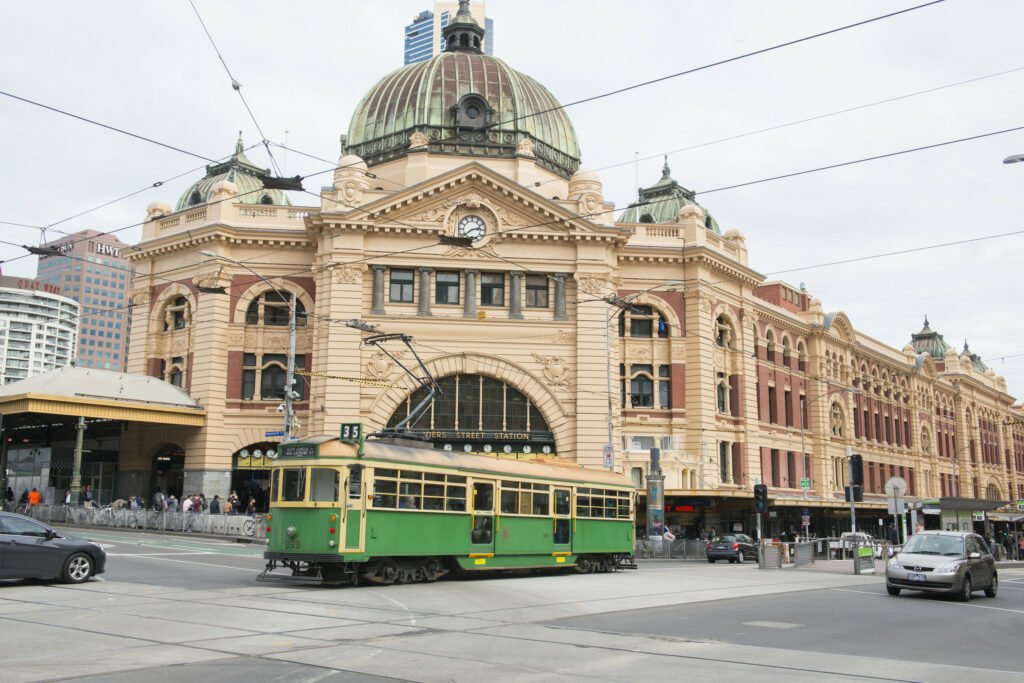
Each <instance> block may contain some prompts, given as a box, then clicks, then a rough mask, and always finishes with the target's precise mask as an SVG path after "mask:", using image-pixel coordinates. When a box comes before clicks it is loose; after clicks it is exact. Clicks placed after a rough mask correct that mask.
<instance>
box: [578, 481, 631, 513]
mask: <svg viewBox="0 0 1024 683" xmlns="http://www.w3.org/2000/svg"><path fill="white" fill-rule="evenodd" d="M629 499H630V494H629V492H628V491H616V490H613V489H594V488H582V487H581V488H579V489H577V490H576V516H577V517H591V518H603V519H632V515H631V512H630V509H629Z"/></svg>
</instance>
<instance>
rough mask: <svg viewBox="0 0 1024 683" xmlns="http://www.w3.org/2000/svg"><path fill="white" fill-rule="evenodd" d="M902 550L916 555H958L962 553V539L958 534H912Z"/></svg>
mask: <svg viewBox="0 0 1024 683" xmlns="http://www.w3.org/2000/svg"><path fill="white" fill-rule="evenodd" d="M903 552H905V553H916V554H918V555H950V556H952V557H960V556H961V555H963V554H964V540H963V539H962V538H960V537H959V536H939V535H937V534H927V535H925V534H918V535H916V536H913V537H912V538H911V539H910V540H909V541H907V543H906V545H904V546H903Z"/></svg>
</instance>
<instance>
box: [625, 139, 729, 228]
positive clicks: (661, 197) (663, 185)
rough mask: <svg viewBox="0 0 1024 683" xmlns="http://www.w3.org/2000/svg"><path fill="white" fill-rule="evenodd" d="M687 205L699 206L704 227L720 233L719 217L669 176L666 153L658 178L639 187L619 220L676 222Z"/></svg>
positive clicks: (670, 172)
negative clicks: (636, 196) (634, 199)
mask: <svg viewBox="0 0 1024 683" xmlns="http://www.w3.org/2000/svg"><path fill="white" fill-rule="evenodd" d="M689 206H695V207H697V208H699V209H700V210H701V212H702V213H703V218H704V227H705V228H707V229H708V230H710V231H711V232H713V233H715V234H717V235H721V234H722V229H721V228H720V227H718V221H716V220H715V218H714V216H712V215H711V213H710V212H709V211H708V210H707V209H705V208H704V207H703V206H701V205H700V204H698V203H697V200H696V195H694V193H693V191H691V190H688V189H686V188H685V187H683V186H682V185H680V184H679V183H677V182H676V181H675V180H673V179H672V169H670V168H669V167H668V157H667V156H666V157H665V166H664V167H663V168H662V169H661V180H659V181H658V182H656V183H655V184H654V185H652V186H651V187H647V188H643V187H641V188H640V189H639V197H638V199H637V201H636V202H634V203H632V204H630V205H629V206H628V207H626V210H625V211H623V212H622V216H621V217H620V218H619V221H620V222H622V223H678V222H679V221H680V212H681V211H683V210H684V209H686V208H687V207H689Z"/></svg>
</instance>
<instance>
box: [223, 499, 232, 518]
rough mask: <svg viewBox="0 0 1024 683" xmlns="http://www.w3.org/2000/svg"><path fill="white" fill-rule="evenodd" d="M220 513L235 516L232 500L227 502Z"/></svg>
mask: <svg viewBox="0 0 1024 683" xmlns="http://www.w3.org/2000/svg"><path fill="white" fill-rule="evenodd" d="M220 511H221V514H223V515H233V514H235V506H233V505H232V504H231V501H230V500H225V501H224V505H222V506H221V508H220Z"/></svg>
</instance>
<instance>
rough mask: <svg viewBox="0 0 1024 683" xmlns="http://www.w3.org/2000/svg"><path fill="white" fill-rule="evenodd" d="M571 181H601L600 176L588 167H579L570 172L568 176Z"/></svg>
mask: <svg viewBox="0 0 1024 683" xmlns="http://www.w3.org/2000/svg"><path fill="white" fill-rule="evenodd" d="M570 180H571V181H572V182H591V183H599V182H601V177H600V176H599V175H597V171H591V170H590V169H589V168H582V167H581V168H580V169H579V170H578V171H576V172H575V173H573V174H572V178H570Z"/></svg>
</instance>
